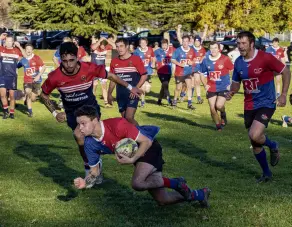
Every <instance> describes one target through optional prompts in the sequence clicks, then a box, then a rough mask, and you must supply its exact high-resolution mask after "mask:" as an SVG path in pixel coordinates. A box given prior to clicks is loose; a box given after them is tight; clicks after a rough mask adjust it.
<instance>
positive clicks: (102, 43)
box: [100, 40, 108, 46]
mask: <svg viewBox="0 0 292 227" xmlns="http://www.w3.org/2000/svg"><path fill="white" fill-rule="evenodd" d="M107 44H108V42H107V41H106V40H102V41H101V42H100V45H104V46H106V45H107Z"/></svg>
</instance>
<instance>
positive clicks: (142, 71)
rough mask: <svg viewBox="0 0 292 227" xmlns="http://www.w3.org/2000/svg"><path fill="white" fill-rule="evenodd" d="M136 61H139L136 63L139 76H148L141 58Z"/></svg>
mask: <svg viewBox="0 0 292 227" xmlns="http://www.w3.org/2000/svg"><path fill="white" fill-rule="evenodd" d="M136 59H137V60H136V61H135V67H136V69H137V71H138V72H139V74H140V75H141V76H143V75H146V74H147V71H146V69H145V67H144V63H143V61H142V60H141V58H140V57H138V58H136Z"/></svg>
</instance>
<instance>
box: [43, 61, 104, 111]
mask: <svg viewBox="0 0 292 227" xmlns="http://www.w3.org/2000/svg"><path fill="white" fill-rule="evenodd" d="M106 76H107V74H106V71H105V66H104V65H96V64H94V63H90V62H81V63H80V69H79V72H77V73H76V74H75V75H70V76H68V75H65V74H64V73H63V72H62V70H61V68H60V67H58V68H57V69H56V70H54V71H53V72H51V73H49V75H48V78H47V79H46V80H45V82H44V83H43V85H42V90H43V92H44V93H45V94H47V95H49V94H51V92H52V91H53V90H54V89H55V88H57V89H58V90H59V92H60V94H61V98H62V101H63V105H64V109H65V111H66V112H74V111H75V110H76V109H77V108H79V107H81V106H83V105H96V104H97V102H96V98H95V96H94V94H93V92H92V87H93V80H94V78H96V77H99V78H102V79H105V78H106Z"/></svg>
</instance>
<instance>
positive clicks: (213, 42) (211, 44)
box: [209, 41, 220, 50]
mask: <svg viewBox="0 0 292 227" xmlns="http://www.w3.org/2000/svg"><path fill="white" fill-rule="evenodd" d="M215 44H216V45H217V46H218V48H219V50H220V44H219V43H217V42H216V41H212V42H210V43H209V47H210V46H213V45H215Z"/></svg>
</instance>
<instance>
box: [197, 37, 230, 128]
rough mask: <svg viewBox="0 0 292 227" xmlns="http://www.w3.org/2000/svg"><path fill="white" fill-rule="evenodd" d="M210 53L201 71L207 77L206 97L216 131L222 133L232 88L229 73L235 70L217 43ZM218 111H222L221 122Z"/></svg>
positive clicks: (211, 45)
mask: <svg viewBox="0 0 292 227" xmlns="http://www.w3.org/2000/svg"><path fill="white" fill-rule="evenodd" d="M210 51H211V54H210V55H209V56H208V57H206V58H205V59H204V60H203V62H202V64H201V69H200V71H201V72H202V73H205V74H206V75H207V86H206V90H207V95H206V97H207V99H208V102H209V106H210V112H211V117H212V119H213V121H214V122H215V124H216V129H217V130H218V131H221V130H222V126H225V125H226V124H227V117H226V112H225V102H226V98H225V93H226V92H227V91H228V90H229V87H230V76H229V72H230V71H231V70H233V64H232V62H231V60H230V59H229V57H227V56H225V55H223V54H221V53H220V51H219V44H218V43H217V42H211V43H210ZM217 111H220V114H221V120H220V117H219V115H218V112H217Z"/></svg>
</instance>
